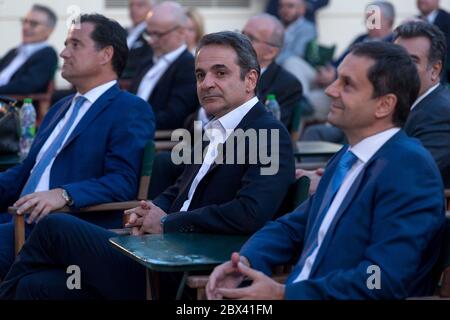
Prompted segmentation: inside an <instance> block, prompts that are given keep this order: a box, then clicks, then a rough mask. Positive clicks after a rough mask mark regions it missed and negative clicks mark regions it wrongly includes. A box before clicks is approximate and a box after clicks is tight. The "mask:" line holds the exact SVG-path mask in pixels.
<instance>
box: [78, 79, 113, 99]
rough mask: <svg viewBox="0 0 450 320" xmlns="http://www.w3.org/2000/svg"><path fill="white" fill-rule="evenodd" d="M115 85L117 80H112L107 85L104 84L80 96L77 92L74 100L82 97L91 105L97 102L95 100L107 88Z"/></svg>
mask: <svg viewBox="0 0 450 320" xmlns="http://www.w3.org/2000/svg"><path fill="white" fill-rule="evenodd" d="M116 83H117V80H112V81H109V82H107V83H104V84H102V85H99V86H97V87H95V88H93V89H91V90H89V91H88V92H86V93H85V94H83V95H82V94H81V93H79V92H77V94H76V95H75V97H74V100H75V98H76V97H78V96H83V97H85V98H86V100H88V101H89V102H90V103H91V104H93V103H94V102H95V101H97V99H98V98H99V97H100V96H101V95H102V94H104V93H105V92H106V91H107V90H108V89H109V88H111V87H112V86H113V85H115V84H116Z"/></svg>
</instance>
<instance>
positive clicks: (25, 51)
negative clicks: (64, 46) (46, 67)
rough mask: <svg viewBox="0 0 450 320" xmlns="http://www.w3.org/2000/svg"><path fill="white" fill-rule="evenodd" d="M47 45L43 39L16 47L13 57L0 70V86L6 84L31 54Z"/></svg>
mask: <svg viewBox="0 0 450 320" xmlns="http://www.w3.org/2000/svg"><path fill="white" fill-rule="evenodd" d="M48 46H49V45H48V43H47V42H45V41H44V42H36V43H28V44H22V45H21V46H20V47H18V48H17V54H16V56H15V57H14V59H13V60H12V61H11V62H10V64H9V65H8V66H7V67H6V68H5V69H3V71H2V72H0V86H4V85H7V84H8V83H9V81H10V80H11V78H12V76H13V75H14V74H15V73H16V72H17V70H19V69H20V67H22V66H23V65H24V64H25V62H27V60H28V59H29V58H30V57H31V56H32V55H33V54H35V53H36V52H38V51H39V50H41V49H44V48H46V47H48Z"/></svg>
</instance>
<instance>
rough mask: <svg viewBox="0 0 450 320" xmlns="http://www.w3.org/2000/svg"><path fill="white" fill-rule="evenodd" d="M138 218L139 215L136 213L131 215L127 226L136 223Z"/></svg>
mask: <svg viewBox="0 0 450 320" xmlns="http://www.w3.org/2000/svg"><path fill="white" fill-rule="evenodd" d="M137 218H138V216H137V214H135V213H134V212H133V213H131V214H130V217H129V218H128V222H127V224H126V225H128V224H134V223H136V220H137Z"/></svg>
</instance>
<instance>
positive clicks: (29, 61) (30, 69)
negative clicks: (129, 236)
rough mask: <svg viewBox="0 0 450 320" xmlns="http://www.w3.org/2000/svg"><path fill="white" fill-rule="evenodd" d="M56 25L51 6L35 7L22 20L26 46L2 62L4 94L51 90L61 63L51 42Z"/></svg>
mask: <svg viewBox="0 0 450 320" xmlns="http://www.w3.org/2000/svg"><path fill="white" fill-rule="evenodd" d="M55 25H56V15H55V13H54V12H53V11H52V10H51V9H50V8H48V7H44V6H40V5H34V6H33V7H32V8H31V10H30V11H29V12H28V13H27V15H26V16H25V18H24V19H23V20H22V44H21V45H20V46H19V47H17V48H14V49H12V50H10V51H9V52H8V53H7V54H6V55H5V56H4V57H3V58H2V59H0V94H29V93H38V92H45V91H47V87H48V84H49V82H50V81H51V80H52V79H53V75H54V73H55V70H56V66H57V63H58V61H57V60H58V57H57V55H56V52H55V49H53V48H52V47H50V46H49V45H48V43H47V40H48V38H49V37H50V35H51V34H52V32H53V29H54V27H55Z"/></svg>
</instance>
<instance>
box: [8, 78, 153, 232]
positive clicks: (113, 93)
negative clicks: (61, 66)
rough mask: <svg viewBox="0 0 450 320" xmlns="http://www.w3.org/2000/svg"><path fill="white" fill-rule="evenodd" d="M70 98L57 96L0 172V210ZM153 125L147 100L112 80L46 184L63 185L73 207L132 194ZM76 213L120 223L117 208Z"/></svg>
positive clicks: (22, 180)
mask: <svg viewBox="0 0 450 320" xmlns="http://www.w3.org/2000/svg"><path fill="white" fill-rule="evenodd" d="M72 98H73V95H71V96H68V97H66V98H63V99H62V100H60V101H59V102H58V103H56V104H55V105H54V106H53V107H52V108H51V109H50V110H49V112H48V114H47V115H46V117H45V119H44V121H43V122H42V124H41V127H40V129H39V132H38V133H37V135H36V138H35V140H34V142H33V145H32V147H31V150H30V153H29V155H28V157H27V158H26V159H25V160H24V161H23V163H22V164H19V165H17V166H15V167H13V168H11V169H9V170H8V171H6V172H3V173H1V174H0V208H1V209H2V210H5V209H6V208H7V207H8V206H10V205H12V203H14V202H15V201H16V200H17V199H18V198H19V196H20V193H21V191H22V188H23V186H24V185H25V183H26V181H27V179H28V177H29V174H30V171H31V169H32V168H33V166H34V164H35V160H36V156H37V154H38V153H39V150H40V149H41V148H42V146H43V145H44V143H45V141H46V140H47V138H48V137H49V136H50V134H51V132H52V131H53V129H54V128H55V126H56V125H57V123H58V122H59V121H60V120H61V119H62V118H63V117H64V115H65V113H66V111H67V110H68V108H69V107H70V103H71V101H72ZM154 131H155V124H154V116H153V113H152V111H151V108H150V107H149V105H148V104H147V103H146V102H145V101H143V100H142V99H140V98H138V97H136V96H134V95H131V94H130V93H127V92H124V91H121V90H120V89H119V87H118V86H117V85H114V86H113V87H111V88H110V89H108V90H107V91H106V92H105V93H104V94H103V95H102V96H100V98H98V100H97V101H96V102H95V103H94V104H93V105H92V106H91V107H90V109H89V110H88V112H87V113H86V114H85V115H84V117H83V118H82V119H81V121H80V122H79V123H78V125H77V127H76V128H75V130H74V131H73V132H72V133H71V135H70V137H69V139H68V140H67V142H66V143H65V144H64V146H63V148H62V150H61V151H60V152H59V154H58V155H57V157H56V159H55V161H54V163H53V166H52V169H51V172H50V186H49V187H50V189H53V188H57V187H62V188H64V189H66V190H67V191H68V193H69V194H70V195H71V196H72V198H73V200H74V205H73V208H74V209H78V208H82V207H86V206H90V205H95V204H99V203H104V202H112V201H125V200H131V199H133V198H134V197H135V196H136V194H137V189H138V181H139V175H140V168H141V163H142V156H143V150H144V146H145V144H146V142H147V141H148V140H149V139H152V138H153V135H154ZM81 218H83V219H85V220H88V221H91V222H94V223H97V224H100V225H102V226H104V227H120V226H121V224H122V223H121V221H122V219H121V214H120V213H119V214H114V215H111V216H110V217H109V218H110V219H109V220H108V218H107V215H105V214H103V213H102V214H99V215H98V217H96V215H95V214H92V215H91V214H84V215H83V216H81ZM111 224H112V225H111Z"/></svg>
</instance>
